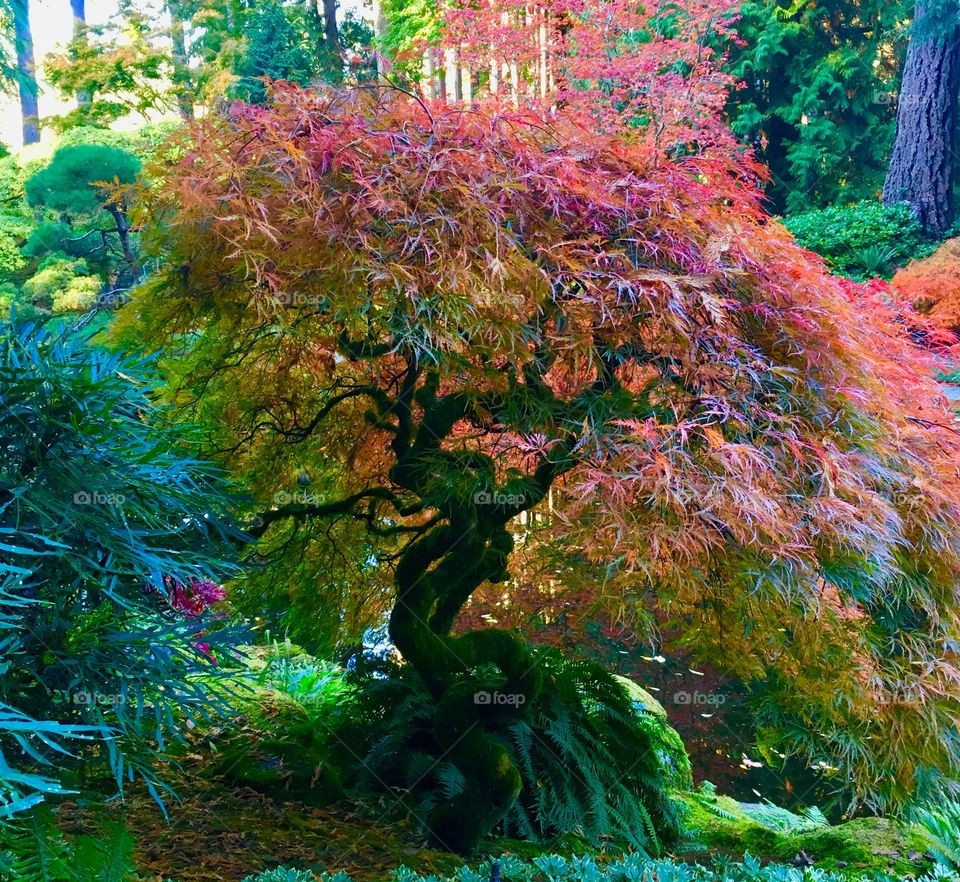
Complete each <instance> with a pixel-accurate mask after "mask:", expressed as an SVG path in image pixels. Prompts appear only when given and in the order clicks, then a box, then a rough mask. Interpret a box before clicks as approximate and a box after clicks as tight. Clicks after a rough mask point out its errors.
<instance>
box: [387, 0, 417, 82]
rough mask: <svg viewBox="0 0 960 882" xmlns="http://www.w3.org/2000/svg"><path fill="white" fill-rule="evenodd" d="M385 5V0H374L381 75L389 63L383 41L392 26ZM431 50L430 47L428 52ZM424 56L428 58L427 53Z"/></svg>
mask: <svg viewBox="0 0 960 882" xmlns="http://www.w3.org/2000/svg"><path fill="white" fill-rule="evenodd" d="M384 7H385V2H384V0H373V36H374V38H375V39H376V44H377V74H378V75H379V76H381V77H382V76H385V75H386V73H387V65H386V62H385V59H384V55H383V53H384V51H385V50H384V46H383V41H384V40H385V39H386V36H387V30H388V29H389V27H390V22H389V20H388V19H387V12H386V9H385V8H384ZM429 51H430V50H429V49H428V50H427V52H429ZM424 58H425V59H426V54H425V55H424ZM426 73H427V72H426V69H424V74H425V75H426Z"/></svg>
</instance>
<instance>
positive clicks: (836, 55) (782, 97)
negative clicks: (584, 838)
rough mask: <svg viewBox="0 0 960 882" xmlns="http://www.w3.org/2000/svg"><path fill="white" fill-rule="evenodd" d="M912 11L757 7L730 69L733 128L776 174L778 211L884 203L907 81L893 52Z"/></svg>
mask: <svg viewBox="0 0 960 882" xmlns="http://www.w3.org/2000/svg"><path fill="white" fill-rule="evenodd" d="M912 5H913V4H912V3H909V2H905V0H897V2H894V3H885V2H882V0H825V2H821V3H802V2H789V0H750V2H747V3H745V4H744V5H743V7H742V8H741V10H740V12H741V15H742V18H741V20H740V21H739V22H738V24H737V31H738V33H739V34H740V35H741V37H742V38H743V42H742V44H740V45H738V46H735V47H733V49H732V52H731V62H730V63H731V69H732V72H733V73H734V75H735V76H736V77H737V78H738V79H739V80H740V81H741V82H742V84H743V87H742V89H740V90H737V91H735V92H734V93H733V95H732V96H731V101H730V105H729V108H728V112H729V116H730V121H731V125H732V127H733V130H734V132H735V133H736V134H738V135H739V136H740V137H741V138H742V139H743V140H744V141H745V142H747V143H751V144H755V145H757V146H758V148H759V153H760V158H761V159H762V160H763V161H764V162H765V163H766V164H767V165H768V166H769V167H770V170H771V171H772V173H773V174H772V179H771V184H770V186H769V187H768V194H769V196H770V197H771V199H772V201H773V205H774V208H775V209H776V210H778V211H784V210H786V211H788V212H795V211H802V210H805V209H809V208H814V207H823V206H825V205H829V204H831V203H834V202H850V201H853V200H856V199H865V198H871V197H876V195H877V194H878V193H879V190H880V188H881V187H882V185H883V177H884V174H885V172H886V163H887V160H888V158H889V150H890V145H891V143H892V140H893V124H894V119H895V110H896V105H895V98H894V95H895V92H896V89H897V83H898V78H899V69H898V67H897V54H896V53H895V52H894V51H892V49H893V45H892V44H893V41H894V38H895V37H896V36H897V28H899V27H900V26H901V25H902V22H903V21H904V20H906V19H908V17H909V14H910V11H911V10H912Z"/></svg>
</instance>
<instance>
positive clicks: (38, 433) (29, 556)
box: [0, 323, 238, 807]
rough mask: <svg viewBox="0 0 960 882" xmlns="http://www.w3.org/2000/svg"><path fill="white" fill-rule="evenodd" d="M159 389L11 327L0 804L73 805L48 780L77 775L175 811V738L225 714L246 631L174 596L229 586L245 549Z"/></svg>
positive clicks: (76, 342) (6, 350)
mask: <svg viewBox="0 0 960 882" xmlns="http://www.w3.org/2000/svg"><path fill="white" fill-rule="evenodd" d="M151 390H152V382H151V377H150V374H149V372H148V369H147V365H146V364H144V363H139V362H137V361H134V360H129V359H125V358H123V357H119V356H114V355H108V354H106V353H105V352H103V351H101V350H98V349H96V348H93V347H91V346H90V345H89V344H88V341H87V340H86V339H85V338H83V337H76V336H73V335H69V334H68V333H67V332H66V331H64V330H62V329H57V328H54V327H53V326H51V327H49V328H46V329H40V328H31V327H21V326H13V325H11V324H10V323H4V324H2V325H0V451H2V452H0V550H2V552H3V557H2V559H0V671H2V673H3V676H2V678H0V711H4V713H3V714H0V784H2V787H0V799H2V800H3V801H5V802H8V803H11V804H12V805H14V806H19V807H26V803H24V800H27V802H29V801H30V800H31V799H33V800H34V801H35V797H36V795H37V794H38V793H43V792H50V791H52V792H55V791H56V790H57V787H56V784H55V783H53V784H51V783H49V782H47V781H45V780H44V779H41V778H40V777H39V776H38V775H37V774H36V769H35V767H40V769H41V771H43V772H44V774H45V775H46V776H48V777H49V778H53V779H54V781H56V780H57V779H58V778H59V777H62V776H63V774H65V773H66V772H67V771H68V770H69V769H70V768H72V767H74V766H76V765H77V763H78V761H82V762H84V763H87V762H91V761H95V762H97V763H105V764H106V765H107V766H108V767H109V769H110V772H111V773H112V776H113V779H114V783H115V786H116V787H117V788H118V789H119V790H120V791H121V792H122V790H123V788H124V786H125V784H126V782H127V781H129V780H132V779H133V778H134V777H135V776H137V775H139V776H141V777H143V778H144V779H145V780H146V781H147V784H148V787H149V788H150V790H151V792H152V793H154V795H156V796H159V792H158V790H157V786H158V783H159V780H158V778H157V769H156V768H155V762H156V760H157V758H158V756H160V755H162V754H163V753H164V751H165V749H166V744H167V740H168V739H170V738H172V739H178V738H180V737H182V736H181V735H180V728H181V726H182V725H184V724H185V723H189V724H191V725H196V723H197V721H199V720H202V719H207V718H209V716H210V715H211V714H215V713H219V712H222V711H223V710H225V706H224V702H223V700H222V698H220V697H218V696H217V695H216V694H215V693H214V692H212V691H211V690H210V689H209V688H208V686H207V685H206V684H207V683H208V682H209V680H210V679H211V678H214V679H215V678H217V677H225V676H226V675H227V674H228V668H229V665H228V664H227V662H228V661H229V659H230V657H231V654H232V650H231V648H230V647H231V645H232V642H233V641H234V639H235V637H236V633H235V630H234V629H231V628H229V627H226V626H223V625H221V624H219V623H217V622H215V621H212V620H210V619H209V617H207V616H204V615H197V616H194V615H185V614H183V613H182V612H180V611H179V610H178V609H175V608H174V606H173V601H172V594H171V591H172V589H171V586H173V585H176V584H180V585H188V584H191V583H192V581H193V580H197V579H216V578H218V576H219V575H220V574H223V573H226V572H229V571H230V566H229V564H227V563H226V556H227V555H229V554H231V553H232V547H233V544H234V543H235V542H236V541H237V538H238V534H237V533H236V532H235V531H234V529H233V527H232V526H231V524H230V521H229V516H228V512H227V505H228V499H227V497H226V496H225V487H224V485H223V483H222V481H221V478H220V476H219V474H218V473H217V472H216V471H215V470H214V469H213V468H212V467H210V466H208V465H206V464H205V463H202V462H198V461H196V460H194V459H192V458H191V457H190V456H189V455H188V454H187V453H186V451H185V449H184V446H183V445H184V442H185V441H186V442H187V443H189V439H190V438H191V434H192V433H191V430H190V429H189V428H188V427H183V426H178V427H174V426H172V425H170V424H169V423H168V422H167V421H166V418H165V414H164V412H163V411H161V410H160V409H158V408H157V407H156V405H155V404H154V403H153V402H152V401H151V397H150V396H151V394H152V391H151ZM201 634H202V635H203V636H202V641H201ZM214 653H215V654H217V656H218V658H219V659H220V660H221V664H220V665H217V666H212V665H210V663H209V658H210V654H214ZM37 721H39V722H37ZM77 727H82V728H77ZM80 735H82V736H84V741H82V742H77V740H76V739H77V737H78V736H80ZM65 738H69V739H71V742H72V743H71V744H70V746H69V747H70V752H72V753H73V754H77V755H78V758H75V757H73V756H71V755H70V753H68V751H67V748H65V747H64V746H63V744H62V742H63V740H64V739H65Z"/></svg>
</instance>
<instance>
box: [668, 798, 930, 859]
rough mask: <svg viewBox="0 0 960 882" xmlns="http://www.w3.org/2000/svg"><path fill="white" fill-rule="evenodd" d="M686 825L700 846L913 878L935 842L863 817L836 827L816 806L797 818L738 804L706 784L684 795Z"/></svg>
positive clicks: (906, 827)
mask: <svg viewBox="0 0 960 882" xmlns="http://www.w3.org/2000/svg"><path fill="white" fill-rule="evenodd" d="M681 799H682V802H683V803H684V805H685V809H686V813H685V819H684V820H685V824H686V826H687V827H688V829H689V830H690V831H691V835H692V836H693V837H694V841H695V842H697V843H698V844H699V845H700V847H703V848H710V849H719V850H723V851H725V852H733V853H735V854H743V853H745V852H750V853H752V854H759V855H764V856H765V857H768V858H773V859H777V860H789V859H791V858H793V857H794V856H795V855H797V854H799V853H800V852H801V851H802V852H806V853H807V854H808V855H810V856H811V857H812V858H813V859H815V861H816V865H817V866H818V867H820V868H822V869H826V870H835V869H842V868H843V867H845V866H849V867H851V868H854V869H857V870H875V871H885V870H888V869H890V868H891V867H892V868H893V869H895V870H896V871H897V872H900V873H904V874H906V873H910V874H913V873H915V872H916V871H917V869H918V868H919V867H921V866H924V865H928V864H929V863H930V861H929V860H927V859H926V858H925V857H924V854H925V853H926V852H927V850H928V848H929V844H930V837H929V836H928V835H927V834H926V833H925V831H924V830H923V829H922V828H921V827H919V826H916V825H911V824H906V823H904V824H902V825H897V824H894V823H892V822H891V821H888V820H886V819H883V818H858V819H854V820H852V821H847V822H845V823H842V824H837V825H836V826H832V825H830V824H829V823H828V822H827V819H826V818H825V817H824V816H823V813H822V812H821V811H820V810H819V809H817V808H816V807H811V808H807V809H805V810H804V811H803V812H802V813H801V814H794V813H792V812H788V811H787V810H785V809H782V808H780V807H778V806H775V805H772V804H771V803H769V802H762V803H739V802H737V801H736V800H734V799H731V798H729V797H726V796H720V795H718V794H717V793H716V791H715V790H714V788H713V787H712V785H710V784H709V783H706V784H704V785H703V786H702V787H701V789H700V790H699V791H697V792H693V793H687V794H684V795H683V796H682V797H681Z"/></svg>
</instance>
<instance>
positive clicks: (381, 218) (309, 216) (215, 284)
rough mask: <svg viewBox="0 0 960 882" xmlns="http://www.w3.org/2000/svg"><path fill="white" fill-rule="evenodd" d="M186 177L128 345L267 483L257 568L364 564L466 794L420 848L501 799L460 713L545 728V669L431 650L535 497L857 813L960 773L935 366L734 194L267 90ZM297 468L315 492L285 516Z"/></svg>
mask: <svg viewBox="0 0 960 882" xmlns="http://www.w3.org/2000/svg"><path fill="white" fill-rule="evenodd" d="M190 145H191V146H189V147H188V146H187V145H185V148H186V152H185V155H184V158H183V160H182V161H180V162H179V163H176V164H174V166H173V167H171V168H169V169H167V170H166V171H165V172H163V170H161V169H157V170H155V173H156V174H161V176H162V180H161V183H160V185H159V186H158V187H157V188H156V189H155V190H153V191H151V193H149V194H147V206H148V207H147V209H146V212H147V214H146V215H145V217H144V221H146V222H149V221H148V218H152V219H153V221H154V223H155V225H156V226H155V227H154V228H155V229H157V230H161V229H162V233H160V234H158V235H157V237H156V238H155V240H154V244H153V247H154V248H156V249H161V248H162V249H163V250H164V252H165V254H166V256H167V263H166V269H164V270H162V271H160V272H159V273H157V274H156V275H154V276H152V277H151V279H150V280H148V282H147V283H146V284H145V285H144V286H143V288H142V290H141V291H140V292H139V293H138V295H137V297H136V299H135V301H134V303H133V304H132V306H131V308H130V309H129V311H127V312H126V314H125V316H124V317H123V319H122V324H124V325H126V327H127V333H129V334H131V335H133V338H135V339H137V340H144V341H146V343H147V345H149V346H151V347H165V348H166V350H167V352H168V361H167V365H168V369H169V370H170V372H171V376H172V377H174V378H175V382H176V391H175V392H174V393H173V394H174V395H175V396H176V397H177V399H178V400H179V401H180V402H181V403H185V404H188V405H192V406H193V407H196V408H198V409H199V410H201V411H202V412H203V414H204V416H205V418H206V419H207V420H209V421H210V422H211V423H213V424H215V425H217V427H218V440H219V442H220V447H221V453H222V455H224V456H225V459H226V461H227V462H228V463H229V464H231V465H232V466H234V467H236V468H238V469H241V470H242V469H243V468H244V467H245V464H247V463H249V461H250V459H249V457H256V458H258V459H259V460H260V461H261V462H265V461H268V462H269V463H270V464H271V465H270V469H269V470H262V471H259V472H256V473H255V477H254V479H253V481H252V483H251V490H252V491H253V492H254V494H255V495H256V496H257V497H258V499H259V500H260V505H259V507H258V510H257V520H256V521H255V524H256V526H255V527H253V531H254V533H255V534H256V535H258V536H260V537H262V541H263V542H266V543H270V542H271V541H273V542H274V544H275V548H277V547H279V548H281V553H282V546H283V543H284V542H285V541H286V540H287V539H288V538H289V536H290V535H291V533H290V532H289V531H291V530H296V531H301V530H302V531H306V532H308V533H310V534H311V535H312V536H313V537H314V539H316V540H317V541H320V542H323V541H325V540H330V541H334V542H335V541H336V539H337V537H338V535H339V534H338V533H337V532H336V529H337V527H336V525H337V524H340V523H342V522H344V521H347V522H350V523H354V524H356V525H359V526H360V527H362V528H363V529H364V530H365V531H366V533H367V536H368V544H366V545H362V544H360V546H359V547H358V545H356V544H355V545H354V546H353V547H352V549H351V548H350V547H345V550H344V552H343V553H345V554H353V555H354V556H355V557H362V558H363V559H364V560H365V561H366V565H368V566H369V567H371V568H374V567H375V568H376V569H378V570H381V571H383V570H386V571H388V572H392V578H393V582H394V598H393V609H392V614H391V619H390V633H391V637H392V639H393V640H394V642H395V644H396V646H397V647H398V649H399V650H400V651H401V652H402V653H403V656H404V658H405V659H407V660H408V661H409V662H410V663H411V664H412V665H413V666H414V667H415V668H416V670H417V671H418V672H419V673H420V674H421V675H422V676H423V678H424V680H425V681H426V683H427V684H428V686H429V688H430V690H431V692H432V694H433V696H434V698H435V700H436V702H437V714H438V720H441V719H442V720H443V721H444V725H443V726H441V725H440V724H439V723H438V725H437V727H436V729H435V737H436V738H437V739H438V741H439V742H440V744H441V746H443V745H445V744H446V745H447V747H449V748H450V749H451V751H452V755H453V759H454V762H456V763H457V765H458V767H459V768H460V769H461V771H462V773H463V774H464V775H465V776H466V777H467V778H468V779H469V780H470V781H471V782H474V783H475V785H476V786H475V787H473V789H471V790H470V792H469V795H468V797H463V796H461V797H457V798H454V799H450V800H447V801H446V802H444V803H442V804H440V805H438V806H437V807H436V809H435V810H434V812H433V815H432V816H431V821H430V826H431V828H432V829H433V830H435V831H436V832H437V835H438V836H439V837H440V838H444V837H448V838H449V840H450V841H453V842H455V843H458V844H461V845H462V844H463V843H464V842H465V841H468V840H469V841H473V837H474V836H477V835H482V833H484V832H486V830H487V829H489V827H490V825H492V824H493V823H494V822H495V821H496V820H497V819H498V818H499V817H501V816H502V814H503V812H504V811H505V810H506V809H505V806H507V805H509V804H510V802H511V801H512V799H513V798H514V797H515V795H516V787H517V786H518V784H517V781H516V779H515V773H514V772H513V771H511V770H510V768H509V763H507V766H506V767H505V766H504V755H503V751H502V746H501V747H500V748H498V747H497V743H498V742H496V740H495V739H490V738H489V737H487V736H486V735H485V734H484V720H485V719H487V718H488V717H489V716H490V715H491V714H492V715H497V714H503V713H506V712H511V711H510V709H504V708H503V707H493V708H486V707H483V706H479V707H478V706H477V705H475V704H473V703H471V702H470V701H469V700H468V699H469V694H470V693H472V692H473V691H475V690H476V689H478V688H487V687H489V686H490V685H491V683H492V684H494V685H495V687H496V688H498V689H500V690H501V691H503V692H506V693H511V692H523V693H524V694H527V695H536V693H537V691H538V689H539V688H540V686H539V684H538V680H537V674H536V668H535V667H531V666H530V665H529V664H528V662H527V658H528V650H526V649H525V648H524V644H523V643H522V642H521V641H519V640H518V639H517V638H516V637H515V636H513V635H511V634H509V633H508V632H504V631H498V630H496V629H485V630H480V631H475V632H468V633H465V634H457V635H454V634H452V633H451V629H452V626H453V625H454V622H455V620H456V618H457V615H458V613H459V611H460V609H461V608H462V606H463V604H464V603H465V601H466V600H467V599H468V598H469V597H470V595H471V594H472V593H473V592H474V590H475V589H477V588H478V586H480V585H482V584H487V583H504V582H508V580H509V579H510V569H509V568H510V555H511V551H512V549H513V547H514V544H515V535H516V527H515V523H516V521H515V519H516V518H517V517H518V516H519V515H520V514H521V513H522V512H527V511H536V510H537V509H538V508H540V507H542V506H544V505H545V504H546V503H547V500H548V496H549V497H550V504H551V505H552V507H553V510H554V511H555V512H556V513H557V523H558V528H557V530H556V531H555V537H554V539H555V541H557V542H560V543H561V544H564V545H566V546H568V547H569V546H575V547H576V549H577V553H578V554H580V555H585V556H586V557H587V559H589V560H591V561H595V562H598V563H601V564H602V565H603V567H604V569H605V571H606V574H607V575H606V582H607V584H606V585H605V586H604V589H605V590H606V591H607V592H611V593H613V594H615V595H616V596H618V597H620V598H622V599H624V600H626V601H628V602H631V601H632V602H637V603H643V604H648V605H650V606H651V607H654V608H657V609H661V610H663V611H665V612H666V613H667V614H668V615H669V616H671V617H672V618H674V619H676V620H681V621H684V622H685V623H686V632H687V633H688V635H689V641H690V643H691V644H692V645H694V646H695V647H697V649H698V651H700V652H703V653H709V654H711V655H712V657H713V658H714V659H715V660H722V661H723V662H725V663H726V664H728V665H729V666H730V668H731V669H735V670H738V671H740V672H749V673H752V674H753V675H754V676H759V677H763V678H766V679H768V680H769V681H770V682H771V683H774V684H776V686H777V689H778V690H779V704H778V707H777V709H775V710H772V711H771V712H770V713H769V719H768V723H769V726H770V727H771V732H772V731H777V732H778V733H779V735H780V737H781V738H782V743H783V744H784V745H786V746H788V747H790V748H792V749H794V750H797V751H800V752H801V753H804V754H806V755H807V756H809V757H810V758H817V759H818V760H823V759H827V760H829V761H831V762H834V763H835V764H836V765H838V766H840V767H841V768H842V770H843V772H842V783H843V784H844V785H845V786H847V787H849V788H850V790H852V792H853V794H854V798H855V799H863V800H866V801H867V802H868V803H869V804H871V805H873V806H878V807H882V806H891V805H896V804H899V803H901V802H902V801H904V800H905V799H907V798H908V796H909V795H910V794H912V793H915V792H916V791H917V790H918V789H920V790H925V791H927V792H932V791H935V790H936V788H937V787H938V786H939V782H941V781H942V780H943V779H942V778H941V775H943V774H944V773H946V774H948V775H949V774H950V773H951V772H952V771H954V770H955V769H956V764H957V759H958V756H957V741H956V737H955V733H954V732H953V729H952V720H953V719H954V710H955V708H956V694H957V693H956V690H957V669H956V668H955V667H954V664H953V653H954V643H953V640H954V636H953V635H954V634H955V633H956V626H957V621H956V615H957V609H958V603H957V601H958V597H957V576H958V572H960V534H958V530H957V523H958V516H960V509H958V506H960V484H958V482H957V475H956V461H957V456H958V454H960V445H958V440H957V435H956V433H955V432H954V430H953V428H952V424H951V417H950V416H949V413H948V412H947V411H946V410H945V409H944V406H943V402H942V401H941V399H940V397H939V395H938V392H937V390H936V387H935V386H934V384H933V382H932V371H931V364H932V362H929V361H927V359H926V357H925V356H923V355H922V354H919V353H918V352H917V351H916V350H915V348H914V347H913V345H912V342H911V340H910V338H909V337H908V336H907V335H906V334H905V333H904V320H905V319H904V315H905V314H904V313H900V312H899V311H898V310H897V308H896V307H895V303H894V302H892V301H891V300H890V299H889V297H888V294H887V292H886V291H878V290H876V289H874V288H869V287H868V288H861V287H859V286H856V285H853V283H846V282H843V281H841V280H838V279H836V278H834V277H830V276H828V275H827V274H826V273H825V272H824V269H823V267H822V265H821V264H819V263H817V262H816V260H815V259H813V258H812V257H811V256H810V255H809V254H808V253H805V252H802V251H801V250H800V249H798V248H797V247H796V246H795V245H794V244H793V243H792V242H791V240H790V238H789V236H788V235H787V234H786V233H785V232H784V231H783V230H782V228H780V227H779V226H777V225H776V224H774V223H771V222H769V221H768V220H766V219H765V218H764V216H763V215H762V213H761V212H760V210H759V208H758V202H757V200H758V195H757V193H756V192H755V191H754V190H753V189H751V188H750V187H749V186H746V185H745V184H744V183H743V181H742V179H741V178H740V177H738V175H737V169H736V167H735V166H734V165H732V164H728V165H727V166H726V167H724V166H723V165H722V164H719V163H718V160H717V159H716V158H712V157H708V158H704V157H701V156H697V155H695V154H693V155H689V156H682V155H681V156H678V157H675V158H673V159H670V158H667V157H665V156H664V155H663V153H662V152H661V151H660V150H658V149H656V148H655V146H652V145H651V144H650V143H649V142H646V141H643V140H630V139H623V138H620V137H618V136H614V135H608V134H598V133H596V132H595V131H593V128H592V127H586V126H584V125H581V124H579V123H578V121H577V118H576V117H575V116H572V117H556V118H554V119H553V120H547V119H545V118H543V117H534V116H530V115H525V114H523V113H520V112H513V111H504V110H502V109H497V108H496V107H487V106H474V107H473V108H471V109H470V110H462V109H456V108H446V107H442V106H434V107H430V106H428V105H426V104H424V103H421V102H420V101H418V100H414V99H412V98H410V97H409V96H407V95H406V94H404V93H399V92H396V91H392V90H377V89H365V90H356V91H349V92H345V93H329V94H321V95H316V94H315V93H312V92H305V91H296V90H293V89H288V90H287V91H285V93H284V101H283V102H277V103H276V104H274V105H273V106H270V107H260V108H256V107H249V106H243V105H237V106H234V107H233V108H232V109H231V111H230V112H229V113H228V114H226V115H223V116H218V117H216V116H215V117H212V118H210V119H208V120H206V121H204V122H202V123H200V124H199V129H198V131H197V133H196V136H195V139H194V140H193V141H192V142H190ZM724 182H725V183H724ZM865 302H869V303H870V310H869V313H868V314H864V311H863V304H864V303H865ZM241 451H242V452H241ZM304 467H306V468H307V469H308V470H312V471H313V473H315V474H316V475H318V476H321V477H322V480H321V481H320V483H319V484H318V485H317V486H318V487H319V488H320V492H318V493H311V494H304V495H302V496H301V495H297V492H296V487H295V482H296V480H297V476H298V474H300V471H301V469H303V468H304ZM278 491H282V492H283V493H285V494H287V495H285V496H282V497H277V495H276V494H277V493H278ZM291 491H292V492H291ZM377 556H378V557H377ZM375 560H378V561H379V562H378V563H376V564H374V561H375ZM293 590H296V591H304V590H305V589H304V586H303V585H302V584H301V585H298V586H297V587H296V588H295V589H293ZM491 677H492V678H493V679H492V681H491V679H490V678H491ZM512 712H522V711H520V710H519V709H517V708H514V709H513V710H512ZM797 720H803V721H805V723H806V724H807V728H805V729H804V730H803V731H802V732H800V731H799V730H798V729H797V727H796V726H795V723H796V721H797ZM468 733H469V734H468ZM461 737H462V738H463V739H464V741H463V742H462V743H460V742H459V739H460V738H461ZM448 742H449V743H448ZM455 743H460V747H459V748H457V747H456V746H455ZM464 799H467V803H464V802H463V800H464ZM465 812H468V813H472V814H471V815H470V817H472V818H474V820H473V822H472V823H471V824H470V825H465V824H464V818H465V817H466V815H465Z"/></svg>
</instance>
